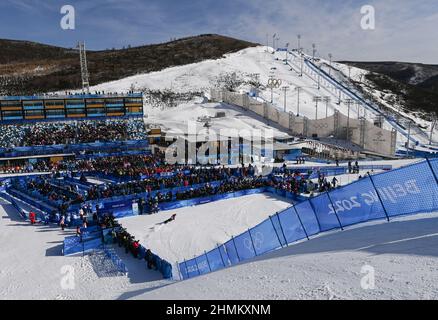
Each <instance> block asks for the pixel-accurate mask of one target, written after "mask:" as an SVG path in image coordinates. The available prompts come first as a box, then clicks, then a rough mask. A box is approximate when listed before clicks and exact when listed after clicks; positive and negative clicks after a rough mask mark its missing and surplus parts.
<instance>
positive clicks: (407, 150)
mask: <svg viewBox="0 0 438 320" xmlns="http://www.w3.org/2000/svg"><path fill="white" fill-rule="evenodd" d="M411 124H412V121H411V120H409V123H408V142H407V145H406V156H407V157H409V144H410V143H409V142H410V141H411Z"/></svg>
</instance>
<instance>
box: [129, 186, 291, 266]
mask: <svg viewBox="0 0 438 320" xmlns="http://www.w3.org/2000/svg"><path fill="white" fill-rule="evenodd" d="M291 205H292V203H291V202H289V201H285V199H281V198H279V197H277V196H276V195H273V194H255V195H249V196H244V197H239V198H235V199H226V200H222V201H217V202H212V203H207V204H203V205H199V206H196V207H186V208H181V209H176V210H170V211H165V212H163V213H160V214H157V215H146V216H138V217H131V218H126V219H123V221H121V223H122V225H123V227H124V228H126V229H127V230H128V231H129V232H130V233H131V234H132V235H133V236H135V237H136V238H137V239H138V240H140V243H141V244H143V245H144V246H146V247H148V248H151V249H152V251H153V252H156V253H157V254H158V255H159V256H160V257H161V258H163V259H165V260H166V261H169V262H171V263H176V262H177V261H183V260H184V259H187V258H190V257H193V256H198V255H200V254H203V253H204V251H206V250H207V251H209V250H211V249H213V248H214V247H215V246H216V245H217V244H221V243H225V242H226V241H228V240H230V239H231V237H232V236H237V235H239V234H241V233H243V232H245V231H247V230H248V229H249V228H252V227H254V226H256V225H257V224H259V223H261V222H263V221H264V220H265V219H267V218H269V216H271V215H274V214H275V213H277V212H280V211H283V210H284V209H286V208H288V207H290V206H291ZM172 214H177V217H176V220H175V221H174V222H172V223H169V224H166V225H160V223H161V222H163V221H164V220H166V219H168V218H169V217H170V216H171V215H172Z"/></svg>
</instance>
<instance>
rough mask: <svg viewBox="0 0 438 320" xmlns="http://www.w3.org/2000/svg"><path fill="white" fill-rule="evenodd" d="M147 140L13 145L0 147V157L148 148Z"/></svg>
mask: <svg viewBox="0 0 438 320" xmlns="http://www.w3.org/2000/svg"><path fill="white" fill-rule="evenodd" d="M148 148H149V141H148V140H127V141H113V142H91V143H78V144H67V145H63V144H60V145H49V146H32V147H15V148H9V149H7V148H0V157H5V158H10V157H22V156H34V155H47V154H50V155H51V154H70V153H71V154H73V153H74V154H80V153H81V152H83V151H84V150H85V151H92V152H96V151H102V152H103V151H104V150H123V151H129V150H130V149H136V150H137V149H142V150H143V149H148Z"/></svg>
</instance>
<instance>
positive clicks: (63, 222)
mask: <svg viewBox="0 0 438 320" xmlns="http://www.w3.org/2000/svg"><path fill="white" fill-rule="evenodd" d="M59 226H60V227H61V229H62V231H64V229H65V216H62V217H61V220H60V221H59Z"/></svg>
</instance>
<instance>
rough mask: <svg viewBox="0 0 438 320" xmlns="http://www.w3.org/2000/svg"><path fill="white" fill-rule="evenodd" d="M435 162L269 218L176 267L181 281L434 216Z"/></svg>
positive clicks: (369, 179)
mask: <svg viewBox="0 0 438 320" xmlns="http://www.w3.org/2000/svg"><path fill="white" fill-rule="evenodd" d="M437 176H438V159H433V160H426V161H423V162H420V163H416V164H412V165H409V166H406V167H402V168H399V169H395V170H393V171H390V172H383V173H380V174H377V175H373V176H370V175H369V176H366V177H365V178H363V179H361V180H358V181H356V182H354V183H352V184H350V185H347V186H344V187H340V188H338V189H336V190H333V191H331V192H327V193H324V194H321V195H319V196H317V197H314V198H311V199H309V200H307V201H304V202H301V203H299V204H297V205H295V206H293V207H290V208H288V209H286V210H284V211H282V212H280V213H277V214H275V215H274V216H271V217H270V218H269V219H267V220H265V221H264V222H262V223H260V224H259V225H257V226H255V227H254V228H252V229H249V230H248V231H246V232H244V233H243V234H241V235H239V236H237V237H232V238H231V239H230V240H229V241H228V242H226V243H225V244H222V245H218V246H217V247H216V248H214V249H213V250H211V251H209V252H205V253H204V254H202V255H200V256H198V257H196V258H194V259H191V260H185V261H184V262H180V263H178V262H177V266H178V273H179V278H180V279H183V280H185V279H189V278H193V277H196V276H199V275H202V274H206V273H209V272H213V271H216V270H220V269H223V268H226V267H229V266H232V265H235V264H238V263H240V262H242V261H246V260H248V259H252V258H254V257H256V256H259V255H262V254H266V253H268V252H271V251H274V250H277V249H279V248H282V247H285V246H288V245H290V244H293V243H295V242H297V241H301V240H305V239H310V237H312V236H315V235H317V234H320V233H323V232H326V231H330V230H336V229H341V230H343V229H344V228H345V227H348V226H352V225H355V224H359V223H364V222H367V221H372V220H378V219H387V220H388V221H390V218H391V217H396V216H402V215H409V214H417V213H424V212H433V211H436V210H438V178H437Z"/></svg>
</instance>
